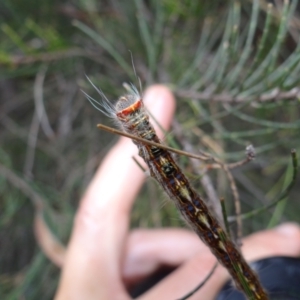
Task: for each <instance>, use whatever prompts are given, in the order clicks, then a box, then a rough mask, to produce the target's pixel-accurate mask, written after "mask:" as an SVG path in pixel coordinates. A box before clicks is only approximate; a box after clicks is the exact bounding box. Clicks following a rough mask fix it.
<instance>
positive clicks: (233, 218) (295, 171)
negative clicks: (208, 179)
mask: <svg viewBox="0 0 300 300" xmlns="http://www.w3.org/2000/svg"><path fill="white" fill-rule="evenodd" d="M291 156H292V163H293V178H292V180H291V182H290V183H289V185H288V186H287V187H286V189H285V190H284V191H283V192H282V193H281V194H280V195H279V196H278V198H277V199H276V200H275V201H274V202H272V203H270V204H268V205H266V206H263V207H261V208H258V209H255V210H252V211H250V212H248V213H245V214H242V215H240V216H239V217H240V218H241V219H242V220H245V219H248V218H251V217H253V216H255V215H257V214H260V213H261V212H263V211H265V210H267V209H269V208H272V207H273V206H275V205H276V204H277V203H279V202H280V201H281V200H283V199H284V198H285V197H286V196H287V195H288V194H289V192H290V191H291V189H292V188H293V187H294V185H295V183H296V178H297V174H298V159H297V153H296V150H295V149H293V150H291ZM237 217H238V216H230V217H228V221H229V222H234V221H236V219H237Z"/></svg>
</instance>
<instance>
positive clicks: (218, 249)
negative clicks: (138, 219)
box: [89, 86, 268, 300]
mask: <svg viewBox="0 0 300 300" xmlns="http://www.w3.org/2000/svg"><path fill="white" fill-rule="evenodd" d="M100 93H101V95H102V96H103V97H105V96H104V95H103V93H102V92H100ZM89 100H90V101H92V100H93V101H95V100H94V99H92V100H91V98H90V99H89ZM104 100H105V103H101V104H100V105H101V106H102V108H104V109H105V111H104V113H105V114H106V115H108V116H110V117H112V118H114V119H115V120H117V122H118V123H119V125H120V126H121V127H122V129H123V130H124V131H125V132H127V133H130V134H132V135H134V136H137V137H140V138H143V139H146V140H148V141H152V142H155V143H160V140H159V138H158V137H157V135H156V132H155V130H154V128H153V126H152V125H151V123H150V121H149V116H148V114H147V112H146V109H145V107H144V103H143V100H142V98H141V96H140V94H139V92H138V91H137V89H136V88H135V87H134V86H131V87H130V93H129V94H128V95H125V96H122V97H120V98H119V100H118V101H117V103H116V104H115V105H112V104H111V103H110V102H109V101H108V100H107V99H106V98H104ZM97 104H99V103H97ZM97 109H99V108H98V107H97ZM99 110H101V111H103V110H102V109H99ZM133 142H134V143H135V144H136V145H137V147H138V150H139V156H141V157H142V158H143V160H144V161H145V162H146V164H147V166H148V167H149V170H150V174H151V176H152V177H153V178H155V179H156V181H157V182H158V183H159V184H160V185H161V187H162V188H163V189H164V191H165V192H166V193H167V195H168V196H169V198H170V199H171V200H172V201H173V202H174V204H175V205H176V207H177V209H178V210H179V211H180V213H181V215H182V216H183V218H184V219H185V221H186V222H187V223H188V224H189V225H190V226H191V227H192V229H193V230H194V231H195V232H196V233H197V235H198V236H199V237H200V239H201V240H202V241H203V242H204V243H205V244H206V245H207V246H208V247H209V248H210V250H211V252H212V253H213V254H214V255H215V257H216V258H217V259H218V261H219V262H220V264H221V265H223V266H224V267H225V268H226V269H227V270H228V272H229V273H230V274H231V276H232V278H233V279H234V282H235V284H236V285H237V287H238V288H239V289H240V290H242V291H243V292H244V293H245V295H246V296H247V297H248V299H251V300H252V299H253V300H254V299H257V300H267V299H268V296H267V294H266V292H265V291H264V289H263V288H262V286H261V284H260V282H259V280H258V278H257V276H256V274H255V273H254V272H253V270H252V269H251V268H250V267H249V265H248V264H247V262H246V261H245V259H244V258H243V256H242V255H241V253H240V252H239V250H238V249H237V247H236V246H235V245H234V243H233V242H232V241H231V240H230V238H229V237H228V236H227V234H226V232H225V231H224V230H223V228H222V227H221V226H220V225H219V222H218V221H217V219H216V218H215V217H214V216H213V214H212V213H211V212H210V211H209V209H208V207H207V205H206V204H205V202H204V201H203V199H202V198H201V197H200V196H199V195H198V193H197V192H196V191H195V190H194V189H193V188H192V186H191V184H190V183H189V181H188V179H187V178H186V177H185V175H184V174H183V172H182V171H181V170H180V168H179V166H178V165H177V164H176V162H175V161H174V159H173V157H172V155H171V153H170V152H169V151H167V150H165V149H162V148H159V147H157V146H153V145H148V144H145V143H142V142H140V141H136V140H133Z"/></svg>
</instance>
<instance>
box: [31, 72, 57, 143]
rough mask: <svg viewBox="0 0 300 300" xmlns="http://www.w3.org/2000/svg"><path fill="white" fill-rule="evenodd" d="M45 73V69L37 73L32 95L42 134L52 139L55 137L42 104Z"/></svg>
mask: <svg viewBox="0 0 300 300" xmlns="http://www.w3.org/2000/svg"><path fill="white" fill-rule="evenodd" d="M46 71H47V67H42V69H41V70H40V71H39V72H38V73H37V75H36V78H35V82H34V86H33V95H34V104H35V110H36V113H37V116H38V119H39V121H40V123H41V126H42V128H43V130H44V133H45V135H46V136H47V137H48V138H50V139H52V138H53V137H54V136H55V134H54V131H53V130H52V128H51V126H50V123H49V120H48V117H47V114H46V110H45V106H44V103H43V94H44V91H43V84H44V80H45V76H46Z"/></svg>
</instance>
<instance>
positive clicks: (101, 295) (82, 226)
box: [55, 85, 300, 300]
mask: <svg viewBox="0 0 300 300" xmlns="http://www.w3.org/2000/svg"><path fill="white" fill-rule="evenodd" d="M144 100H145V103H146V105H147V104H148V107H149V106H150V105H149V103H150V104H151V109H149V110H150V111H151V113H152V114H153V115H154V116H155V117H156V119H157V120H158V122H160V124H162V126H163V127H164V128H166V129H168V128H169V126H170V123H171V121H172V117H173V114H174V111H175V99H174V96H173V95H172V93H171V92H170V91H169V90H168V89H167V88H166V87H164V86H161V85H156V86H152V87H150V88H149V89H148V90H147V91H146V93H145V97H144ZM156 130H157V132H158V133H159V135H160V137H162V133H161V131H160V130H159V129H158V128H156ZM132 156H137V148H136V146H135V145H134V144H133V143H132V142H131V140H129V139H127V138H120V140H119V141H118V142H117V144H116V145H115V146H114V147H113V148H112V149H111V150H110V152H109V153H108V154H107V156H106V158H105V159H104V161H103V162H102V164H101V166H100V167H99V169H98V171H97V172H96V174H95V177H94V178H93V180H92V182H91V183H90V185H89V186H88V188H87V190H86V192H85V194H84V196H83V198H82V200H81V204H80V207H79V209H78V211H77V214H76V218H75V221H74V226H73V232H72V236H71V239H70V243H69V245H68V249H67V253H66V259H65V261H64V264H63V269H62V274H61V279H60V284H59V288H58V290H57V294H56V297H55V299H56V300H67V299H72V300H77V299H89V300H93V299H110V300H111V299H116V300H123V299H124V300H125V299H126V300H127V299H131V298H130V296H129V295H128V293H127V291H126V286H128V285H132V284H134V283H136V282H138V281H139V280H141V279H142V278H145V277H147V276H149V275H150V274H151V273H152V272H153V271H155V270H157V268H159V266H161V265H170V266H174V267H175V266H176V267H178V268H177V269H176V270H175V271H174V272H172V273H171V274H170V275H168V276H167V277H166V278H164V279H163V280H162V281H160V282H159V283H158V284H157V285H156V286H154V287H153V288H152V289H150V290H149V291H147V292H146V293H145V294H143V295H142V296H141V297H139V299H141V300H150V299H178V298H179V297H181V296H183V295H185V294H187V293H188V292H189V291H190V290H192V289H193V288H195V286H197V285H198V284H199V283H200V282H201V280H203V279H204V278H205V277H206V276H207V274H208V273H209V272H210V270H211V268H212V267H213V265H214V264H215V262H216V259H215V258H214V256H213V255H212V254H211V253H210V251H209V249H208V248H207V247H206V246H205V245H204V244H203V243H202V242H201V241H200V239H199V238H198V237H197V236H196V235H195V234H194V233H192V232H191V231H188V230H184V229H156V230H150V229H149V230H147V229H136V230H130V229H129V223H130V212H131V208H132V205H133V203H134V201H135V199H136V196H137V194H138V192H139V190H140V188H141V186H142V184H143V182H144V181H145V179H146V176H145V174H144V173H143V172H142V171H141V169H140V168H139V167H138V166H137V165H136V163H135V162H134V161H133V160H132V159H131V158H132ZM141 164H143V162H141ZM242 252H243V254H244V255H245V257H246V259H247V260H257V259H260V258H265V257H270V256H276V255H285V256H295V257H296V256H299V254H300V229H299V227H298V225H296V224H293V223H286V224H283V225H281V226H279V227H277V228H274V229H272V230H265V231H260V232H257V233H255V234H252V235H250V236H248V237H246V238H245V239H244V240H243V246H242ZM228 278H229V275H228V274H227V271H226V270H225V269H224V268H223V267H221V266H218V267H217V269H216V271H215V273H214V274H213V276H212V277H211V278H210V280H209V281H208V282H207V283H206V284H205V285H204V287H203V288H202V289H201V290H200V291H198V292H197V293H196V294H195V295H194V296H193V297H191V298H190V299H208V300H209V299H214V297H215V296H216V295H217V294H218V291H219V290H220V288H221V287H222V286H223V285H224V283H225V282H226V281H227V280H228Z"/></svg>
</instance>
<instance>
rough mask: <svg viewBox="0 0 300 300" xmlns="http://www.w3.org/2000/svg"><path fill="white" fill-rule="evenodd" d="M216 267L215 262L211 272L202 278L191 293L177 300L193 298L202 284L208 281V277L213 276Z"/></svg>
mask: <svg viewBox="0 0 300 300" xmlns="http://www.w3.org/2000/svg"><path fill="white" fill-rule="evenodd" d="M217 266H218V263H217V262H216V263H215V265H214V266H213V268H212V269H211V271H210V272H209V273H208V274H207V276H206V277H205V278H204V280H202V282H201V283H200V284H199V285H198V286H197V287H196V288H194V289H193V290H192V291H191V292H189V293H188V294H187V295H185V296H184V297H182V298H179V299H178V300H186V299H188V298H190V297H191V296H193V295H194V294H195V293H196V292H197V291H199V290H200V289H201V288H202V287H203V286H204V284H205V283H206V282H207V281H208V280H209V279H210V277H211V276H212V275H213V274H214V272H215V270H216V268H217Z"/></svg>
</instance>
